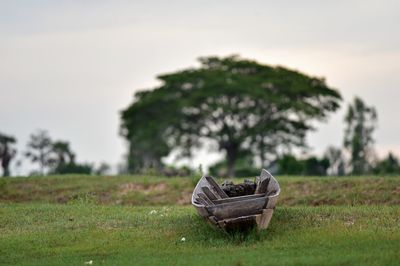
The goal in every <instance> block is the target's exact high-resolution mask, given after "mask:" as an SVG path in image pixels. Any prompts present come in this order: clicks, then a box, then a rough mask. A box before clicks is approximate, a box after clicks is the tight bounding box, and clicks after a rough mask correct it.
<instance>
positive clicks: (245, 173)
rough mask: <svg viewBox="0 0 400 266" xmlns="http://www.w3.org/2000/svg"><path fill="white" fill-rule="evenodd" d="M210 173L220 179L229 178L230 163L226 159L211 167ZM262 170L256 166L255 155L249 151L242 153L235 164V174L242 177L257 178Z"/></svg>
mask: <svg viewBox="0 0 400 266" xmlns="http://www.w3.org/2000/svg"><path fill="white" fill-rule="evenodd" d="M209 172H210V173H211V174H212V175H215V176H219V177H228V176H229V173H228V162H227V160H226V159H224V160H222V161H220V162H217V163H216V164H214V165H212V166H210V168H209ZM259 172H260V168H258V167H256V166H255V163H254V160H253V154H252V153H251V152H249V151H241V152H240V153H239V155H238V159H237V161H236V164H235V174H236V175H237V176H240V177H250V176H257V175H259V174H260V173H259Z"/></svg>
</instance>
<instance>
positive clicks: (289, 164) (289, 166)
mask: <svg viewBox="0 0 400 266" xmlns="http://www.w3.org/2000/svg"><path fill="white" fill-rule="evenodd" d="M276 163H277V165H278V174H281V175H302V174H303V172H304V162H302V161H300V160H297V158H296V157H295V156H294V155H291V154H285V155H283V156H281V158H279V159H278V160H277V161H276Z"/></svg>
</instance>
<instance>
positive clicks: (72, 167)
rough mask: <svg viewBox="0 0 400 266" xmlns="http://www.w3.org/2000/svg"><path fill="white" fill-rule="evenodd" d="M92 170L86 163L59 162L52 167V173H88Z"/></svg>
mask: <svg viewBox="0 0 400 266" xmlns="http://www.w3.org/2000/svg"><path fill="white" fill-rule="evenodd" d="M92 171H93V166H92V165H91V164H88V163H75V162H70V163H65V164H60V165H58V166H57V167H56V169H54V172H52V173H53V174H60V175H62V174H86V175H90V174H91V173H92Z"/></svg>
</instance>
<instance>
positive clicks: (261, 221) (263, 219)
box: [256, 209, 274, 230]
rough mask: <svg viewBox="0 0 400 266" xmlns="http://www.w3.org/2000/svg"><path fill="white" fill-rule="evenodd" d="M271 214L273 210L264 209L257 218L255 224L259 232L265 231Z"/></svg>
mask: <svg viewBox="0 0 400 266" xmlns="http://www.w3.org/2000/svg"><path fill="white" fill-rule="evenodd" d="M273 213H274V210H273V209H264V210H263V212H262V214H261V215H258V216H257V218H256V222H257V226H258V229H259V230H261V229H266V228H267V227H268V225H269V222H270V221H271V218H272V214H273Z"/></svg>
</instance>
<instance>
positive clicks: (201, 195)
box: [197, 193, 214, 206]
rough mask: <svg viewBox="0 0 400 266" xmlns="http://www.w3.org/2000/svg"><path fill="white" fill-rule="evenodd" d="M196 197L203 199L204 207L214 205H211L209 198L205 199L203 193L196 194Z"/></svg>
mask: <svg viewBox="0 0 400 266" xmlns="http://www.w3.org/2000/svg"><path fill="white" fill-rule="evenodd" d="M197 195H198V196H199V197H200V198H201V199H203V200H204V201H205V202H207V204H206V205H208V206H212V205H214V203H213V202H212V201H211V200H210V199H209V198H207V196H206V195H204V194H203V193H199V194H197Z"/></svg>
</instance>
